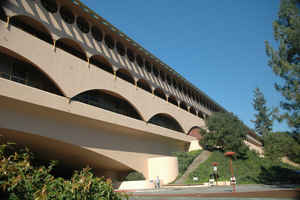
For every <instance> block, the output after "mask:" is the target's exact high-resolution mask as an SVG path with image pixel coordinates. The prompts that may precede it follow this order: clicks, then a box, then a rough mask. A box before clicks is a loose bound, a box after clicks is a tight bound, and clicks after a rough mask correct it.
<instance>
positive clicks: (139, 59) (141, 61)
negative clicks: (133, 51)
mask: <svg viewBox="0 0 300 200" xmlns="http://www.w3.org/2000/svg"><path fill="white" fill-rule="evenodd" d="M136 62H137V64H138V65H139V66H140V67H144V61H143V59H142V57H141V56H140V55H138V56H137V57H136Z"/></svg>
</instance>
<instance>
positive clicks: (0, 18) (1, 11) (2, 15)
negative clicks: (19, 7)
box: [0, 2, 7, 21]
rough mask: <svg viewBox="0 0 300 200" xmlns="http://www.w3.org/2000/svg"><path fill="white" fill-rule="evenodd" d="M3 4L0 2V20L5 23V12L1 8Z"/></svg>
mask: <svg viewBox="0 0 300 200" xmlns="http://www.w3.org/2000/svg"><path fill="white" fill-rule="evenodd" d="M2 4H3V2H0V20H2V21H6V20H7V15H6V14H5V11H4V10H3V8H2Z"/></svg>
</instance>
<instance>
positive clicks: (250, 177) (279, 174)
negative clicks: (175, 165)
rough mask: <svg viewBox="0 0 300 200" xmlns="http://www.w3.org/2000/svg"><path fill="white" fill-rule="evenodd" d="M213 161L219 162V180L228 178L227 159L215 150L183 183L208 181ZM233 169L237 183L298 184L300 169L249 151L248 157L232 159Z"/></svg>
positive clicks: (299, 181) (299, 182)
mask: <svg viewBox="0 0 300 200" xmlns="http://www.w3.org/2000/svg"><path fill="white" fill-rule="evenodd" d="M213 162H217V163H218V164H219V166H218V173H219V176H220V177H219V180H220V181H223V180H229V178H230V170H229V160H228V158H227V157H225V156H224V155H223V153H221V152H218V151H215V152H213V153H212V154H211V156H210V157H209V158H208V159H207V160H206V161H205V162H204V163H202V164H200V165H199V166H198V168H197V169H195V170H194V171H193V172H192V173H191V174H190V175H189V177H188V179H187V180H186V182H185V183H186V184H197V183H198V184H200V183H204V182H208V179H209V175H210V174H211V173H212V163H213ZM233 169H234V174H235V176H236V179H237V183H238V184H241V183H243V184H250V183H256V184H259V183H262V184H279V183H293V184H300V174H299V173H298V174H297V173H296V170H300V168H297V167H293V166H290V165H287V164H284V163H282V162H280V161H273V160H270V159H267V158H260V157H258V156H257V155H256V154H255V153H253V152H250V151H249V153H248V159H240V160H234V161H233ZM195 176H197V177H198V179H199V180H198V181H197V182H195V181H193V180H192V178H193V177H195Z"/></svg>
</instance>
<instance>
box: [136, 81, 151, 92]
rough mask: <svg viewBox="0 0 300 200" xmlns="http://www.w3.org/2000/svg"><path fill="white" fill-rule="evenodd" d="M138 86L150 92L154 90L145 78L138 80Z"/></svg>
mask: <svg viewBox="0 0 300 200" xmlns="http://www.w3.org/2000/svg"><path fill="white" fill-rule="evenodd" d="M137 86H138V87H139V88H142V89H144V90H146V91H148V92H150V93H151V92H152V90H151V87H150V85H149V84H148V83H147V81H145V80H144V79H140V80H138V82H137Z"/></svg>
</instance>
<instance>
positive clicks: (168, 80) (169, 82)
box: [167, 74, 172, 85]
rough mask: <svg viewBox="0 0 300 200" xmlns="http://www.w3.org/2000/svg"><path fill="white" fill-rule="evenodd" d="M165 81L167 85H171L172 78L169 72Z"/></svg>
mask: <svg viewBox="0 0 300 200" xmlns="http://www.w3.org/2000/svg"><path fill="white" fill-rule="evenodd" d="M167 83H168V84H169V85H172V79H171V77H170V75H169V74H167Z"/></svg>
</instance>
